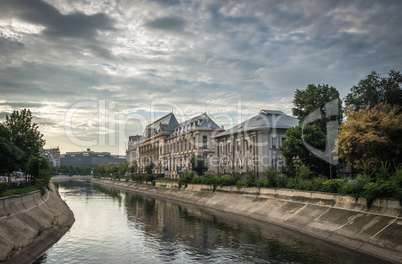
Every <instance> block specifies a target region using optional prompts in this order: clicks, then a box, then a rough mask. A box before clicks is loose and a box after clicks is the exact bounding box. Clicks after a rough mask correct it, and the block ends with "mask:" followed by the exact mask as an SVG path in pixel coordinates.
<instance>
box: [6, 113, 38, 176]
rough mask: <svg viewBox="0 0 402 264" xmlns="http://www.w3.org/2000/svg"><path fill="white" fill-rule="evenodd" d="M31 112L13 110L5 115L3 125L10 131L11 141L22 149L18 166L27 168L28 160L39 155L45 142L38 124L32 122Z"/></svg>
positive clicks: (23, 168)
mask: <svg viewBox="0 0 402 264" xmlns="http://www.w3.org/2000/svg"><path fill="white" fill-rule="evenodd" d="M32 118H33V117H32V114H31V111H30V110H29V109H28V110H27V109H24V110H22V111H18V110H17V111H14V112H13V113H12V114H11V115H10V116H8V115H7V116H6V121H5V123H4V125H5V127H6V128H7V129H8V130H9V131H10V133H11V142H13V143H14V144H15V145H16V146H17V147H18V148H19V149H20V150H22V151H23V155H22V157H21V163H20V167H21V169H22V170H24V171H25V170H26V169H27V165H28V162H29V160H30V159H31V158H32V157H37V156H39V153H40V149H41V147H42V146H43V145H44V144H45V140H44V139H43V134H41V133H40V131H39V130H38V125H37V124H35V123H32Z"/></svg>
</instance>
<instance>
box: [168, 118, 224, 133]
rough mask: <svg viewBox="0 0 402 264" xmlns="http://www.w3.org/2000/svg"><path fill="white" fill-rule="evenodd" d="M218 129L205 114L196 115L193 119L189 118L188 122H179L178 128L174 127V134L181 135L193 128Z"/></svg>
mask: <svg viewBox="0 0 402 264" xmlns="http://www.w3.org/2000/svg"><path fill="white" fill-rule="evenodd" d="M200 127H201V128H215V129H216V128H220V126H218V125H217V124H216V123H215V122H214V121H213V120H212V119H211V118H210V117H209V116H208V115H207V114H206V113H203V114H200V115H197V116H195V117H192V118H190V119H189V120H186V121H184V122H181V123H180V124H178V126H176V127H175V129H174V131H173V132H172V134H174V133H181V132H184V131H188V130H192V129H195V128H200Z"/></svg>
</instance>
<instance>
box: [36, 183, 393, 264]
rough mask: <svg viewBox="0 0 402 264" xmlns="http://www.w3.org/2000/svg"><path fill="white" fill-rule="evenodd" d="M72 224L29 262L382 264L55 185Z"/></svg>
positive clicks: (286, 234)
mask: <svg viewBox="0 0 402 264" xmlns="http://www.w3.org/2000/svg"><path fill="white" fill-rule="evenodd" d="M56 186H57V187H58V188H59V192H60V195H61V197H62V198H63V199H64V200H65V201H66V202H67V204H68V206H69V207H70V208H71V210H72V211H73V212H74V215H75V218H76V222H75V223H74V225H73V226H72V227H71V229H70V231H69V232H67V233H66V235H65V236H64V237H62V238H61V239H60V240H59V241H58V242H57V243H56V244H55V245H54V246H53V247H52V248H50V249H49V250H48V251H47V252H45V253H44V254H43V255H42V256H41V257H39V258H38V259H37V260H36V261H35V262H34V263H35V264H40V263H80V264H82V263H94V264H95V263H96V264H99V263H314V264H320V263H323V264H324V263H325V264H329V263H342V264H345V263H346V264H347V263H365V264H370V263H373V264H374V263H376V264H378V263H388V262H385V261H382V260H379V259H377V258H374V257H372V256H369V255H365V254H361V253H359V252H356V251H353V250H350V249H347V248H344V247H341V246H338V245H334V244H332V243H329V242H325V241H322V240H319V239H316V238H313V237H310V236H307V235H304V234H302V233H299V232H296V231H292V230H288V229H285V228H282V227H279V226H276V225H272V224H267V223H264V222H261V221H255V220H252V219H250V218H246V217H242V216H237V215H234V214H230V213H225V212H220V211H216V210H211V209H206V208H202V207H197V206H194V205H188V204H185V203H178V202H173V201H170V200H167V199H166V200H165V199H160V198H155V197H152V196H145V195H142V194H138V193H131V192H126V191H123V190H118V189H113V188H111V187H104V186H101V185H97V184H94V183H91V182H89V181H68V182H61V183H56Z"/></svg>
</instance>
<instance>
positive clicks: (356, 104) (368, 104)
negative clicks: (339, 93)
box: [345, 70, 402, 111]
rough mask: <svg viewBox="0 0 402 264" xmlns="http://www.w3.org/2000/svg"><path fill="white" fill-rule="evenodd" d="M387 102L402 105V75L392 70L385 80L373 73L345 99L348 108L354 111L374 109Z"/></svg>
mask: <svg viewBox="0 0 402 264" xmlns="http://www.w3.org/2000/svg"><path fill="white" fill-rule="evenodd" d="M385 102H387V103H388V104H390V105H402V75H401V73H400V72H399V71H395V70H391V71H390V72H389V73H388V77H385V78H382V77H381V76H380V75H379V74H378V73H376V72H375V71H373V72H372V73H371V74H369V75H367V77H366V78H365V79H363V80H361V81H360V82H359V84H358V85H356V86H353V87H352V88H351V92H350V93H349V94H348V95H347V96H346V97H345V104H346V106H347V107H349V109H351V110H354V111H359V110H360V109H361V108H366V109H367V108H373V107H374V106H376V105H378V104H379V103H385Z"/></svg>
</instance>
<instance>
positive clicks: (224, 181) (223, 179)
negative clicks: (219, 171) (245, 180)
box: [219, 174, 236, 186]
mask: <svg viewBox="0 0 402 264" xmlns="http://www.w3.org/2000/svg"><path fill="white" fill-rule="evenodd" d="M235 184H236V179H234V178H232V177H231V176H229V175H227V174H224V175H222V176H220V177H219V185H220V186H230V185H235Z"/></svg>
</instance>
